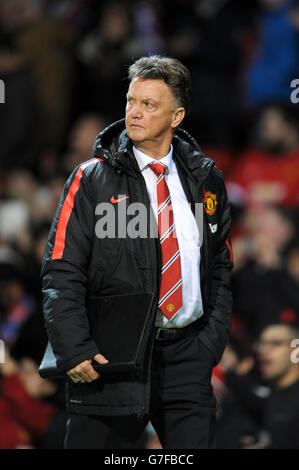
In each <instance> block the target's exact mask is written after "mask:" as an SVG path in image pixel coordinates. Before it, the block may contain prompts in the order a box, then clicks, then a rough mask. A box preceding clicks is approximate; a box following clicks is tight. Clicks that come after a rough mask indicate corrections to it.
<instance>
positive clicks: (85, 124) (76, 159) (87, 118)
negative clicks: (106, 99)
mask: <svg viewBox="0 0 299 470" xmlns="http://www.w3.org/2000/svg"><path fill="white" fill-rule="evenodd" d="M106 125H107V122H106V121H105V119H104V118H102V117H101V116H99V115H97V114H93V113H91V114H84V115H82V116H81V117H80V118H79V119H78V120H77V122H76V123H75V124H74V126H73V128H72V129H71V131H70V133H69V136H68V149H67V153H66V155H65V156H64V171H65V173H66V174H70V173H71V172H72V171H73V170H74V168H76V166H77V165H79V164H81V163H82V162H85V161H86V160H89V159H90V158H92V156H93V142H94V141H95V138H96V136H97V135H98V134H99V132H101V131H102V130H103V129H104V128H105V127H106Z"/></svg>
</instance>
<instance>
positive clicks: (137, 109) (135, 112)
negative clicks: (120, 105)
mask: <svg viewBox="0 0 299 470" xmlns="http://www.w3.org/2000/svg"><path fill="white" fill-rule="evenodd" d="M141 116H142V111H141V107H140V106H139V105H138V104H137V103H135V104H134V106H133V108H132V117H133V118H136V119H138V118H140V117H141Z"/></svg>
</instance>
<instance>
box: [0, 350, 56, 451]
mask: <svg viewBox="0 0 299 470" xmlns="http://www.w3.org/2000/svg"><path fill="white" fill-rule="evenodd" d="M32 365H33V363H32V361H31V360H30V359H24V360H23V361H22V363H21V364H20V365H18V364H17V363H16V362H15V361H14V360H13V359H12V358H11V357H9V355H8V351H7V350H6V362H4V363H0V421H1V427H0V449H20V448H21V449H22V448H36V447H40V446H41V445H42V442H43V438H44V436H45V434H46V431H47V429H48V427H49V425H50V423H51V419H52V418H53V417H54V416H55V414H56V412H57V410H56V408H55V407H54V406H53V405H51V404H48V403H45V402H43V398H45V397H47V396H48V395H51V394H53V393H54V391H55V384H53V383H51V382H49V381H46V380H45V381H44V380H42V379H41V378H40V377H39V376H38V374H37V371H36V370H35V373H34V372H33V371H32Z"/></svg>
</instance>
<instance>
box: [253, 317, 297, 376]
mask: <svg viewBox="0 0 299 470" xmlns="http://www.w3.org/2000/svg"><path fill="white" fill-rule="evenodd" d="M291 340H292V338H291V335H290V331H289V329H288V327H287V326H284V325H273V326H269V327H268V328H266V329H265V330H264V331H263V332H262V334H261V336H260V339H259V342H258V355H257V357H258V362H259V368H260V371H261V373H262V376H263V377H264V378H265V379H267V380H275V379H279V378H280V377H282V376H283V375H284V374H286V373H287V372H288V371H289V369H290V367H292V366H293V364H292V362H291V358H290V356H291V352H292V349H291V348H290V343H291Z"/></svg>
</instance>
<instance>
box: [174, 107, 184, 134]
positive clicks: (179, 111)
mask: <svg viewBox="0 0 299 470" xmlns="http://www.w3.org/2000/svg"><path fill="white" fill-rule="evenodd" d="M184 117H185V108H183V107H181V108H176V109H175V110H174V111H173V116H172V121H171V127H172V129H175V128H176V127H178V126H179V125H180V124H181V122H182V120H183V119H184Z"/></svg>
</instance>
